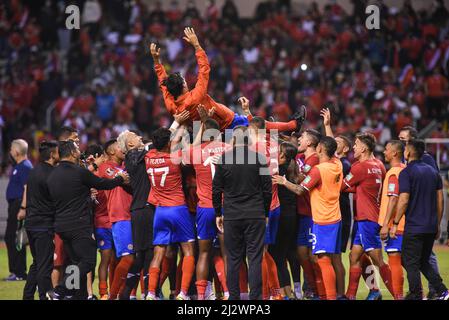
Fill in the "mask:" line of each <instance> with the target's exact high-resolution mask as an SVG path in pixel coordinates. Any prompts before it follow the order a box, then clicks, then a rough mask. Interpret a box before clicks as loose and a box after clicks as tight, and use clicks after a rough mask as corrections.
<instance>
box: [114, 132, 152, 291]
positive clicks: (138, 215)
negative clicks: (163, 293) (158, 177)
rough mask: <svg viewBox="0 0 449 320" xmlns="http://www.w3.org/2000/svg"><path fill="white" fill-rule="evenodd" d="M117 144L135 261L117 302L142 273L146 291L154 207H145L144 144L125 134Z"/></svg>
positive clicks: (145, 150) (121, 135) (130, 134)
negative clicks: (125, 179)
mask: <svg viewBox="0 0 449 320" xmlns="http://www.w3.org/2000/svg"><path fill="white" fill-rule="evenodd" d="M117 142H118V145H119V147H120V149H121V150H122V151H123V153H124V154H125V169H126V172H128V174H129V177H130V185H131V187H132V193H133V199H132V202H131V226H132V233H133V244H134V251H135V252H136V259H135V260H134V264H133V266H132V267H131V268H130V269H129V271H128V277H127V279H126V286H125V290H123V292H122V293H121V294H120V297H119V298H120V300H127V299H129V296H130V293H131V291H132V289H133V288H134V287H135V286H136V285H137V283H138V282H139V280H140V272H141V271H143V279H144V283H145V290H144V291H145V295H146V293H147V291H148V270H149V268H150V262H151V260H152V259H153V219H154V206H153V205H151V204H149V203H148V194H149V193H150V180H149V179H148V174H147V169H146V166H145V155H146V154H147V152H148V147H145V145H144V144H143V142H142V137H141V136H139V135H137V134H136V133H134V132H131V131H128V130H126V131H124V132H122V133H121V134H120V135H119V136H118V138H117Z"/></svg>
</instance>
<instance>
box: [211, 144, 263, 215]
mask: <svg viewBox="0 0 449 320" xmlns="http://www.w3.org/2000/svg"><path fill="white" fill-rule="evenodd" d="M239 155H240V156H239ZM229 159H233V160H231V161H229ZM235 159H236V160H235ZM219 163H221V164H217V165H216V170H215V176H214V179H213V183H212V201H213V205H214V209H215V214H216V216H220V215H221V209H222V197H223V209H224V210H223V211H224V219H225V220H240V219H264V218H265V217H268V213H269V210H270V204H271V176H270V175H269V174H266V173H268V170H267V169H268V168H267V165H266V158H265V156H263V155H261V154H257V153H256V152H254V151H252V150H251V149H249V148H248V146H237V147H234V148H233V149H231V150H229V151H228V152H226V153H224V154H223V155H222V157H221V159H220V161H219ZM250 163H253V164H250ZM261 169H265V170H261ZM261 171H266V172H264V173H265V174H260V173H261Z"/></svg>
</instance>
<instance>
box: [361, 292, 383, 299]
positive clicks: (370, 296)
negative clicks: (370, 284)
mask: <svg viewBox="0 0 449 320" xmlns="http://www.w3.org/2000/svg"><path fill="white" fill-rule="evenodd" d="M365 300H382V294H381V293H380V291H377V290H372V291H370V292H369V294H368V296H367V297H366V299H365Z"/></svg>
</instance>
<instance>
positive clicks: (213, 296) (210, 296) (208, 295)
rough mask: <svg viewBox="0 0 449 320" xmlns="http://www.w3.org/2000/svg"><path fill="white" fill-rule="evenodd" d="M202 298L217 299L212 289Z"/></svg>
mask: <svg viewBox="0 0 449 320" xmlns="http://www.w3.org/2000/svg"><path fill="white" fill-rule="evenodd" d="M204 300H217V297H216V296H215V293H214V292H213V291H211V292H208V294H207V295H205V296H204Z"/></svg>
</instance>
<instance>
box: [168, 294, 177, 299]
mask: <svg viewBox="0 0 449 320" xmlns="http://www.w3.org/2000/svg"><path fill="white" fill-rule="evenodd" d="M168 299H169V300H176V295H175V294H174V293H170V295H169V296H168Z"/></svg>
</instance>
